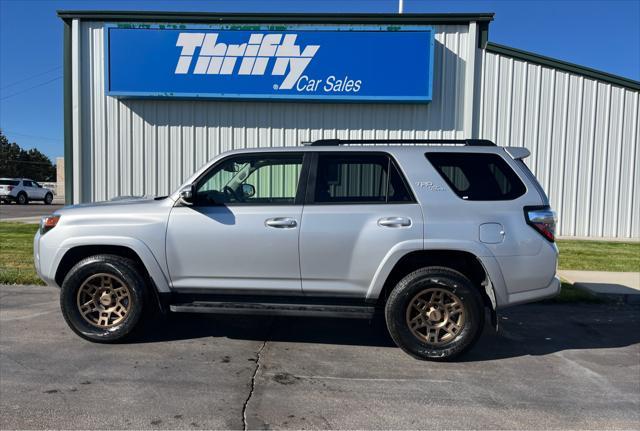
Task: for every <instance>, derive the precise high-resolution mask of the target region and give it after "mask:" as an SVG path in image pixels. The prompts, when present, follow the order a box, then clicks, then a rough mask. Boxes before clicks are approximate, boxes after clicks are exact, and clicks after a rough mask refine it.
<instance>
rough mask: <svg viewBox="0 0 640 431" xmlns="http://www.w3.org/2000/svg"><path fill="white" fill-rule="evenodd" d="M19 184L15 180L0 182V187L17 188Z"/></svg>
mask: <svg viewBox="0 0 640 431" xmlns="http://www.w3.org/2000/svg"><path fill="white" fill-rule="evenodd" d="M19 182H20V181H16V180H0V186H17V185H18V183H19Z"/></svg>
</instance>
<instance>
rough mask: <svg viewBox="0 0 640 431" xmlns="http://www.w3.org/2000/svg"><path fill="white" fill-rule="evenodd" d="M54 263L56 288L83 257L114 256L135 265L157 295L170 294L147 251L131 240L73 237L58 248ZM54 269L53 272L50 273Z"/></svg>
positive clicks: (151, 254)
mask: <svg viewBox="0 0 640 431" xmlns="http://www.w3.org/2000/svg"><path fill="white" fill-rule="evenodd" d="M58 249H59V252H58V253H57V255H56V257H55V258H54V260H53V265H52V268H51V269H52V271H48V272H49V273H54V274H55V275H54V280H55V282H56V284H57V285H58V286H60V285H61V284H62V281H63V280H64V277H65V276H66V274H67V273H68V272H69V270H70V269H71V268H72V267H73V265H75V264H76V263H77V262H79V261H80V260H81V259H84V258H85V257H89V256H92V255H96V254H115V255H118V256H122V257H127V258H130V259H132V260H133V261H135V262H137V263H138V264H139V265H140V266H141V267H142V268H143V269H144V271H146V273H147V274H148V276H149V278H150V280H151V281H153V284H154V287H155V289H156V290H157V291H158V292H163V293H164V292H167V293H168V292H170V291H171V289H170V287H169V281H168V277H167V275H166V274H165V272H164V271H163V268H162V266H161V265H160V264H159V262H158V260H157V259H156V257H155V256H154V255H153V253H152V252H151V250H150V249H149V247H147V245H146V244H145V243H143V242H142V241H140V240H139V239H136V238H130V237H113V236H108V237H100V236H96V237H94V236H90V237H73V238H69V239H67V240H66V241H63V243H62V244H60V246H59V247H58ZM53 269H55V272H54V271H53Z"/></svg>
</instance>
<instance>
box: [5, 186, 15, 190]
mask: <svg viewBox="0 0 640 431" xmlns="http://www.w3.org/2000/svg"><path fill="white" fill-rule="evenodd" d="M14 187H15V186H7V190H9V191H11V190H13V188H14Z"/></svg>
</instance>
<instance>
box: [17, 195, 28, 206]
mask: <svg viewBox="0 0 640 431" xmlns="http://www.w3.org/2000/svg"><path fill="white" fill-rule="evenodd" d="M16 202H18V203H19V204H20V205H26V204H27V202H29V198H27V194H26V193H25V192H20V193H18V196H17V197H16Z"/></svg>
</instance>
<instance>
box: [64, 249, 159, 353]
mask: <svg viewBox="0 0 640 431" xmlns="http://www.w3.org/2000/svg"><path fill="white" fill-rule="evenodd" d="M145 296H146V283H145V280H144V278H143V277H142V276H141V275H140V272H139V271H138V270H137V269H136V267H135V264H134V262H133V261H131V260H129V259H125V258H123V257H120V256H114V255H96V256H91V257H88V258H86V259H84V260H82V261H80V262H78V263H77V264H76V265H75V266H74V267H73V268H72V269H71V270H70V271H69V273H68V274H67V276H66V277H65V279H64V282H63V283H62V289H61V294H60V306H61V308H62V314H63V315H64V318H65V320H66V321H67V324H68V325H69V326H70V327H71V329H73V331H74V332H75V333H76V334H78V335H79V336H81V337H82V338H85V339H87V340H89V341H95V342H102V343H108V342H115V341H119V340H122V339H124V338H125V337H126V336H127V335H129V334H130V333H131V332H132V331H133V330H134V328H135V327H136V325H137V324H138V322H139V320H140V316H141V315H142V310H143V308H144V306H145V299H146V298H145Z"/></svg>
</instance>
